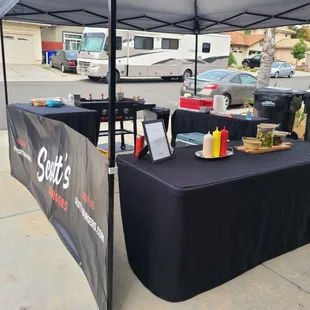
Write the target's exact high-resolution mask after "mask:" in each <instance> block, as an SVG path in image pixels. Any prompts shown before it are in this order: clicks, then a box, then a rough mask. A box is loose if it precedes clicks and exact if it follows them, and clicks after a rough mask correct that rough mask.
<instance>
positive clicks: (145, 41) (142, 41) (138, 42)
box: [134, 37, 154, 50]
mask: <svg viewBox="0 0 310 310" xmlns="http://www.w3.org/2000/svg"><path fill="white" fill-rule="evenodd" d="M153 47H154V38H150V37H135V38H134V48H135V49H137V50H152V49H153Z"/></svg>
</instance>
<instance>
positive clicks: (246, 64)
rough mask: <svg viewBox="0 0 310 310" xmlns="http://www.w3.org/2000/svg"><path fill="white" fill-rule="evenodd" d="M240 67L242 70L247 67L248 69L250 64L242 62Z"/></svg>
mask: <svg viewBox="0 0 310 310" xmlns="http://www.w3.org/2000/svg"><path fill="white" fill-rule="evenodd" d="M242 67H243V68H248V67H250V64H249V63H248V62H247V61H244V62H243V63H242Z"/></svg>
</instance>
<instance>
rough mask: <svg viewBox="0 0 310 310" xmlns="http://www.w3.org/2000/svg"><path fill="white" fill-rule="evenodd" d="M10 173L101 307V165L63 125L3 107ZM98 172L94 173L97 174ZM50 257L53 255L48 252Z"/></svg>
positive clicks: (103, 249) (103, 295) (91, 148)
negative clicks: (37, 207)
mask: <svg viewBox="0 0 310 310" xmlns="http://www.w3.org/2000/svg"><path fill="white" fill-rule="evenodd" d="M7 120H8V130H9V153H10V164H11V174H12V176H13V177H15V178H16V179H17V180H18V181H20V182H21V183H22V184H23V185H24V186H26V187H27V189H28V190H29V191H30V192H31V194H32V195H33V196H34V198H35V199H36V201H37V202H38V204H39V205H40V207H41V209H42V211H43V212H44V213H45V215H46V217H47V218H48V220H49V221H50V223H51V224H52V225H53V226H54V228H55V230H56V232H57V234H58V235H59V237H60V239H61V240H62V242H63V243H64V245H65V246H66V247H67V249H68V251H69V252H70V253H71V255H72V256H73V257H74V259H75V261H76V262H77V263H78V264H79V266H80V267H81V268H82V270H83V272H84V274H85V276H86V278H87V280H88V283H89V285H90V287H91V290H92V292H93V294H94V297H95V299H96V301H97V304H98V307H99V309H100V310H106V309H107V299H106V296H107V268H106V261H107V260H106V256H107V251H108V247H107V238H108V221H107V197H108V192H107V190H108V186H107V167H106V162H105V159H104V157H103V156H102V155H101V154H100V152H98V150H97V149H96V148H95V147H94V146H93V145H92V143H91V142H89V141H88V139H87V138H85V137H83V136H82V135H80V134H79V133H77V132H76V131H74V130H73V129H71V128H69V127H68V126H66V125H65V124H63V123H61V122H58V121H55V120H51V119H47V118H42V117H39V116H36V115H34V114H32V113H28V112H24V111H20V110H18V108H16V107H11V106H8V107H7ZM98 171H99V173H98ZM50 259H53V257H51V258H50Z"/></svg>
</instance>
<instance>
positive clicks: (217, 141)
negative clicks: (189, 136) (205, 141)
mask: <svg viewBox="0 0 310 310" xmlns="http://www.w3.org/2000/svg"><path fill="white" fill-rule="evenodd" d="M212 136H213V153H212V155H213V157H219V156H220V150H221V133H220V131H219V130H218V127H216V130H214V131H213V133H212Z"/></svg>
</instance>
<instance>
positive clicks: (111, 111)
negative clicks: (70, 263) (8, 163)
mask: <svg viewBox="0 0 310 310" xmlns="http://www.w3.org/2000/svg"><path fill="white" fill-rule="evenodd" d="M109 75H110V79H109V108H108V118H109V152H108V154H109V155H108V159H109V174H108V184H109V214H108V279H107V310H112V308H113V254H114V251H113V248H114V170H115V169H114V167H115V100H116V91H115V84H116V83H115V78H116V0H109Z"/></svg>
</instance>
